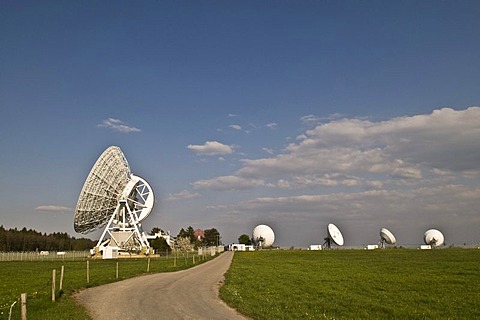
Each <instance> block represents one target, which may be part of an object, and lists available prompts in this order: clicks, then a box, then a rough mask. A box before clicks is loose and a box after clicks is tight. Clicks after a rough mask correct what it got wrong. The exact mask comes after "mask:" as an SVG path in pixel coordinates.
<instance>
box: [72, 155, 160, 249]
mask: <svg viewBox="0 0 480 320" xmlns="http://www.w3.org/2000/svg"><path fill="white" fill-rule="evenodd" d="M153 204H154V194H153V190H152V188H151V187H150V185H149V184H148V182H147V181H145V180H144V179H142V178H140V177H138V176H136V175H134V174H132V173H131V171H130V166H129V165H128V162H127V159H126V158H125V156H124V154H123V152H122V151H121V150H120V148H119V147H116V146H111V147H108V148H107V149H106V150H105V151H104V152H103V153H102V154H101V155H100V157H99V158H98V160H97V161H96V162H95V164H94V166H93V168H92V170H90V173H89V174H88V176H87V179H86V181H85V184H84V185H83V188H82V191H81V192H80V196H79V197H78V202H77V206H76V209H75V218H74V224H73V225H74V229H75V231H76V232H80V233H84V234H85V233H89V232H91V231H93V230H96V229H100V228H102V227H105V229H104V231H103V233H102V236H101V237H100V239H99V240H98V243H97V247H98V249H99V250H101V251H102V250H103V248H104V247H105V246H107V245H108V246H111V247H118V249H120V250H126V251H143V252H148V249H149V247H150V246H149V243H148V241H147V239H146V237H145V233H144V232H143V230H142V226H141V223H140V222H141V221H143V220H144V219H145V218H146V217H147V216H148V215H149V214H150V212H151V211H152V209H153Z"/></svg>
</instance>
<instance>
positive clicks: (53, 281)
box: [52, 269, 57, 302]
mask: <svg viewBox="0 0 480 320" xmlns="http://www.w3.org/2000/svg"><path fill="white" fill-rule="evenodd" d="M56 272H57V271H56V270H55V269H53V270H52V302H55V278H56V277H55V276H56V274H55V273H56Z"/></svg>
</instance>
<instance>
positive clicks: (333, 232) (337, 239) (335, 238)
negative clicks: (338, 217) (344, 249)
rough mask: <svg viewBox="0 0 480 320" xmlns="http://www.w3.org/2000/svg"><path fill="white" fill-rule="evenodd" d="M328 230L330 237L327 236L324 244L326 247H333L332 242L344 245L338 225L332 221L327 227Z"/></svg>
mask: <svg viewBox="0 0 480 320" xmlns="http://www.w3.org/2000/svg"><path fill="white" fill-rule="evenodd" d="M327 231H328V237H326V238H325V243H324V244H323V246H324V247H325V246H326V247H327V248H328V249H330V248H331V247H332V242H333V243H335V244H336V245H337V246H343V236H342V233H341V232H340V230H339V229H338V228H337V226H336V225H334V224H333V223H330V224H329V225H328V227H327Z"/></svg>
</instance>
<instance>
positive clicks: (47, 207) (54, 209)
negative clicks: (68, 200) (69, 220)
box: [35, 205, 73, 213]
mask: <svg viewBox="0 0 480 320" xmlns="http://www.w3.org/2000/svg"><path fill="white" fill-rule="evenodd" d="M35 211H41V212H52V213H71V212H73V209H72V208H69V207H64V206H57V205H42V206H38V207H36V208H35Z"/></svg>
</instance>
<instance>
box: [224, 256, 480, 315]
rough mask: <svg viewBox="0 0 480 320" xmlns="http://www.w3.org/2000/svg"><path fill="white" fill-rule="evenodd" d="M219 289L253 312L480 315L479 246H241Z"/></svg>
mask: <svg viewBox="0 0 480 320" xmlns="http://www.w3.org/2000/svg"><path fill="white" fill-rule="evenodd" d="M220 296H221V297H222V299H223V300H224V301H226V302H227V303H228V304H229V305H230V306H232V307H234V308H236V309H237V310H239V311H240V312H242V313H243V314H245V315H247V316H249V317H251V318H253V319H480V250H476V249H442V250H414V249H386V250H372V251H367V250H330V251H260V252H236V253H235V256H234V259H233V263H232V266H231V268H230V270H229V271H228V272H227V275H226V279H225V283H224V286H223V287H221V289H220Z"/></svg>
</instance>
